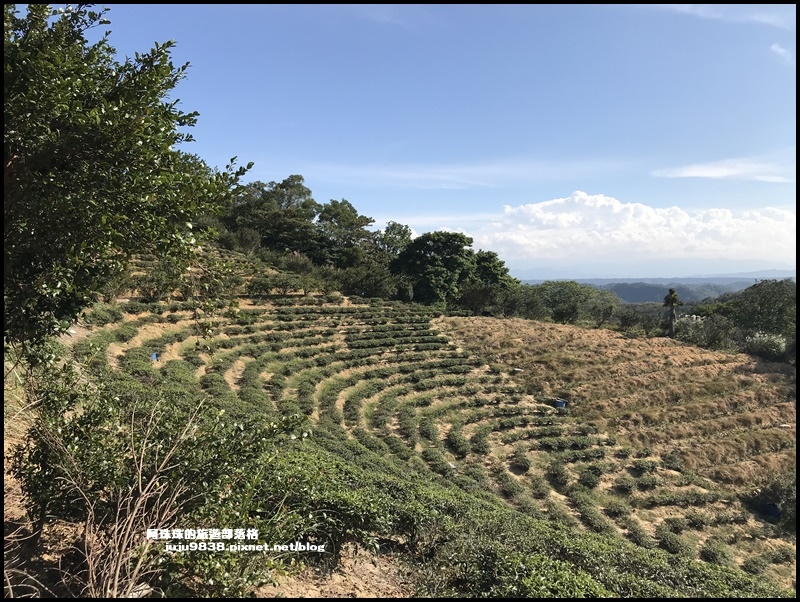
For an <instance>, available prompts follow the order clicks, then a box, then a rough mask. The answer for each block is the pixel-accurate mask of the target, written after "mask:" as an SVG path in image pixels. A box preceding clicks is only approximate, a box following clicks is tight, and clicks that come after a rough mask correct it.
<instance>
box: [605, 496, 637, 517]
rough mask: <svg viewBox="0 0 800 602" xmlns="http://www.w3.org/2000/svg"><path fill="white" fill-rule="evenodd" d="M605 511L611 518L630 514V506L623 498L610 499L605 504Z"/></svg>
mask: <svg viewBox="0 0 800 602" xmlns="http://www.w3.org/2000/svg"><path fill="white" fill-rule="evenodd" d="M605 513H606V514H607V515H608V516H610V517H611V518H620V517H623V516H630V513H631V507H630V505H629V504H627V503H626V502H625V501H623V500H611V501H610V502H608V503H607V504H606V507H605Z"/></svg>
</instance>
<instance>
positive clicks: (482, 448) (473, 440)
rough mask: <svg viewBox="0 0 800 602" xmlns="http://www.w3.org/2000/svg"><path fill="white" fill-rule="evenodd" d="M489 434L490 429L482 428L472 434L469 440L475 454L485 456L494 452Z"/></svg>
mask: <svg viewBox="0 0 800 602" xmlns="http://www.w3.org/2000/svg"><path fill="white" fill-rule="evenodd" d="M489 433H490V431H489V430H488V429H485V428H480V429H478V430H476V431H475V432H474V433H473V434H472V436H471V437H470V438H469V443H470V446H471V447H472V451H473V452H474V453H476V454H480V455H482V456H485V455H486V454H488V453H489V452H490V451H492V447H491V445H490V444H489Z"/></svg>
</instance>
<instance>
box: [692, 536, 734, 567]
mask: <svg viewBox="0 0 800 602" xmlns="http://www.w3.org/2000/svg"><path fill="white" fill-rule="evenodd" d="M700 558H701V559H703V560H705V561H706V562H710V563H711V564H719V565H722V566H730V565H731V564H732V563H733V552H731V549H730V548H729V547H728V546H727V545H726V544H725V542H723V541H720V540H719V539H716V538H714V537H709V538H708V539H707V540H706V542H705V543H704V544H703V547H702V548H700Z"/></svg>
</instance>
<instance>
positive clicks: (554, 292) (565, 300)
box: [534, 280, 596, 324]
mask: <svg viewBox="0 0 800 602" xmlns="http://www.w3.org/2000/svg"><path fill="white" fill-rule="evenodd" d="M534 288H537V289H539V291H541V293H542V294H543V295H544V298H545V300H546V304H547V308H548V309H549V310H550V316H551V317H552V319H553V320H554V321H556V322H560V323H561V324H575V323H576V322H577V321H578V320H579V319H580V318H581V317H582V316H583V315H584V312H585V306H586V302H587V301H588V300H589V299H590V298H591V297H592V295H593V294H594V292H595V290H596V289H594V288H593V287H591V286H588V285H584V284H580V283H579V282H576V281H575V280H565V281H562V280H548V281H547V282H543V283H541V284H537V285H534Z"/></svg>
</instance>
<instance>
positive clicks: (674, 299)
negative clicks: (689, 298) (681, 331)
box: [664, 288, 683, 339]
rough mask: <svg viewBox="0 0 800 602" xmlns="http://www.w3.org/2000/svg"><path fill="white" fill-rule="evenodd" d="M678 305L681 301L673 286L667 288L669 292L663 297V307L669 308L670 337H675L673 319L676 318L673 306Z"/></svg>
mask: <svg viewBox="0 0 800 602" xmlns="http://www.w3.org/2000/svg"><path fill="white" fill-rule="evenodd" d="M679 305H683V301H681V300H680V298H679V297H678V293H677V292H676V291H675V289H674V288H671V289H669V292H668V293H667V295H666V296H665V297H664V307H668V308H669V315H668V320H669V336H670V338H671V339H674V338H675V320H676V318H677V313H676V310H675V308H676V307H678V306H679Z"/></svg>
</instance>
